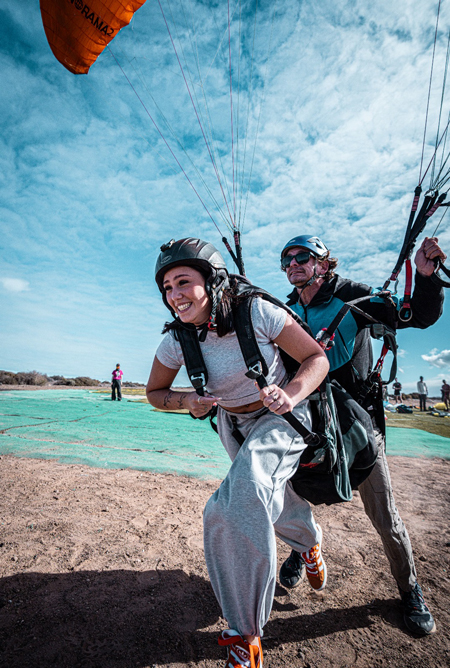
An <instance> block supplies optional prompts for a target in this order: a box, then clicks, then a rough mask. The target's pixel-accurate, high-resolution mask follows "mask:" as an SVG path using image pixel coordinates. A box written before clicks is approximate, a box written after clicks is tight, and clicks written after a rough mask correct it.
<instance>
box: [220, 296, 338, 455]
mask: <svg viewBox="0 0 450 668" xmlns="http://www.w3.org/2000/svg"><path fill="white" fill-rule="evenodd" d="M255 296H256V295H255V294H253V295H252V294H250V295H249V298H248V299H246V300H245V301H242V302H240V303H239V304H235V305H234V306H233V324H234V329H235V332H236V336H237V338H238V341H239V346H240V348H241V352H242V356H243V358H244V361H245V364H246V366H247V369H248V371H247V373H246V374H245V375H246V376H247V377H248V378H252V379H253V380H255V381H256V382H257V384H258V387H259V388H260V389H262V388H263V387H267V380H266V375H267V373H268V371H269V370H268V368H267V363H266V361H265V359H264V357H263V355H262V353H261V351H260V349H259V345H258V342H257V340H256V336H255V331H254V328H253V324H252V321H251V305H252V302H253V298H254V297H255ZM261 296H262V298H263V299H264V294H261ZM270 301H272V299H271V300H270ZM283 308H284V309H285V310H287V309H286V306H285V305H284V304H283ZM289 311H290V309H289ZM281 417H282V418H283V419H284V420H286V421H287V422H289V424H290V425H291V427H293V428H294V429H295V430H296V431H297V432H298V433H299V434H300V436H302V437H303V440H304V441H305V443H307V444H308V445H312V446H314V447H319V446H321V445H324V443H325V442H326V438H325V437H324V436H322V435H321V434H316V433H314V432H311V431H309V429H307V428H306V427H305V425H303V424H302V423H301V422H300V420H298V419H297V418H296V417H295V415H293V414H292V413H283V414H282V415H281Z"/></svg>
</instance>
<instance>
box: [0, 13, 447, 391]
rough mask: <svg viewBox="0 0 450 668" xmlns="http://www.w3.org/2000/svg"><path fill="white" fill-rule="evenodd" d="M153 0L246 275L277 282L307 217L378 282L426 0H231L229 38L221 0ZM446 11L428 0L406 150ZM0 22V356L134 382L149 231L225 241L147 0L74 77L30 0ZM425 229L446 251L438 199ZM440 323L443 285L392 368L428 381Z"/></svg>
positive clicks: (435, 100) (421, 114)
mask: <svg viewBox="0 0 450 668" xmlns="http://www.w3.org/2000/svg"><path fill="white" fill-rule="evenodd" d="M161 4H162V7H163V9H164V13H165V16H166V19H167V21H168V23H169V25H170V27H171V34H172V37H173V39H174V41H175V43H176V46H177V53H178V56H179V57H180V59H181V61H182V62H183V63H184V72H185V76H186V77H187V79H188V81H189V83H190V89H191V91H195V94H196V98H195V99H196V100H197V102H198V107H199V109H201V110H202V115H201V120H202V121H203V128H204V130H203V131H204V132H205V134H206V135H207V136H209V127H210V126H211V127H213V133H214V149H213V148H210V150H211V152H214V155H215V156H216V157H217V158H218V157H219V156H220V160H218V163H217V164H218V168H217V169H218V172H219V173H220V175H221V184H222V189H223V190H224V192H225V195H226V198H227V201H228V207H229V209H230V210H231V211H233V209H234V208H235V210H236V218H238V219H239V221H240V224H241V226H242V245H243V252H244V259H245V266H246V271H247V275H248V277H249V278H250V279H251V280H253V282H255V283H256V284H260V285H262V286H263V287H265V288H267V289H269V290H271V291H272V292H273V293H274V294H275V295H277V296H278V297H281V298H283V297H284V296H285V295H286V294H287V292H288V288H289V286H288V285H287V282H286V278H285V275H284V274H282V273H281V272H280V271H279V252H280V248H281V247H282V246H283V244H284V242H285V241H287V240H288V239H289V238H290V237H292V236H294V235H296V234H301V233H305V232H308V233H309V232H311V234H317V235H319V236H321V237H322V238H323V239H324V241H325V243H327V245H328V246H329V247H330V248H331V249H332V252H333V255H335V256H337V257H338V258H339V260H340V267H339V271H340V273H341V274H342V275H344V276H348V277H351V278H353V279H354V280H358V281H363V282H365V283H368V284H370V285H373V286H379V285H381V284H382V283H383V282H384V279H385V278H386V277H387V276H388V275H389V274H390V272H391V270H392V268H393V265H394V264H395V259H396V255H397V254H398V251H399V248H400V246H401V242H402V239H403V233H404V227H405V224H406V221H407V218H408V213H409V208H410V206H411V201H412V193H413V190H414V187H415V186H416V185H417V181H418V176H419V165H420V157H421V150H422V137H423V132H424V119H425V110H426V104H427V94H428V81H429V75H430V66H431V55H432V48H433V39H434V30H435V19H436V11H437V2H435V1H431V0H422V1H419V0H409V1H408V0H406V1H405V2H403V3H392V2H387V1H385V0H379V1H378V2H377V3H371V2H368V1H367V2H366V1H358V2H348V0H347V1H345V2H344V1H343V0H342V1H341V0H338V1H337V2H336V1H334V2H329V1H328V0H324V1H323V2H320V3H318V2H309V3H302V2H299V1H298V0H295V1H294V0H293V1H288V0H284V1H283V2H280V1H277V2H273V1H271V2H268V0H262V2H260V3H259V5H258V12H257V15H256V20H255V11H254V8H255V3H254V0H252V1H251V2H247V3H242V6H241V7H240V6H239V4H238V3H236V2H231V9H230V12H231V16H232V21H231V38H230V44H229V42H228V30H227V3H225V2H219V1H217V2H206V1H203V2H201V1H198V0H184V3H181V2H179V3H171V4H168V3H167V0H164V1H163V0H161ZM171 12H172V13H171ZM239 16H240V21H239ZM449 19H450V10H449V7H448V3H445V2H444V4H443V6H442V8H441V23H440V30H439V33H438V40H437V49H436V60H435V84H433V86H432V90H431V96H430V101H431V102H430V115H429V124H428V127H429V132H428V133H427V140H426V145H425V164H428V161H429V160H430V158H431V155H432V151H433V149H432V145H433V142H434V140H435V133H436V127H437V119H438V113H439V100H440V94H441V81H442V74H443V71H444V65H445V57H446V42H447V31H448V28H449V26H450V20H449ZM186 25H187V26H189V28H187V27H186ZM0 26H1V27H0V31H1V40H0V87H1V90H2V95H1V98H0V118H1V127H2V133H1V138H0V141H1V149H0V162H1V170H0V173H1V176H0V179H1V181H0V188H1V204H0V212H1V213H0V225H1V241H0V244H1V247H2V262H1V266H0V308H1V312H2V323H1V325H0V328H1V330H0V331H1V337H2V347H1V357H0V368H3V369H8V370H11V371H19V370H32V369H37V370H40V371H42V372H46V373H48V374H64V375H66V376H76V375H89V376H92V377H96V378H99V379H109V378H110V373H111V371H112V369H113V367H114V365H115V363H116V362H120V363H121V365H122V368H123V370H124V373H125V379H128V380H133V381H140V382H145V381H146V379H147V377H148V373H149V370H150V367H151V362H152V359H153V355H154V352H155V349H156V347H157V345H158V343H159V341H160V338H161V336H160V331H161V327H162V324H163V322H164V320H165V319H166V317H167V314H168V312H167V311H166V310H165V308H164V306H163V305H162V303H161V300H160V296H159V293H158V291H157V288H156V286H155V284H154V280H153V268H154V263H155V259H156V256H157V253H158V249H159V247H160V245H161V244H162V243H164V242H166V241H168V240H169V239H170V238H172V237H174V238H181V237H184V236H201V237H203V238H206V239H208V240H210V241H212V242H213V243H215V244H216V245H217V246H218V247H219V248H220V249H221V250H222V249H223V252H224V255H225V254H226V251H225V249H224V247H223V245H222V242H221V235H220V234H219V232H218V231H217V229H216V227H215V226H214V224H213V222H212V220H211V217H210V214H211V216H212V218H214V220H215V222H216V224H217V225H218V227H219V228H220V231H221V233H226V232H227V227H226V225H225V223H224V217H225V218H226V215H227V209H226V206H225V205H224V204H223V200H222V199H221V198H222V194H221V187H220V186H219V183H218V179H217V177H216V174H215V170H214V168H213V166H212V162H211V160H210V156H209V152H208V149H207V147H206V144H205V142H204V140H203V137H202V132H201V131H200V127H199V123H198V120H197V118H196V114H195V112H194V109H193V107H192V104H191V101H190V98H189V95H188V92H187V89H186V86H185V83H184V80H183V76H182V73H181V70H180V67H179V65H178V62H177V59H176V55H175V53H174V50H173V48H172V45H171V42H170V38H169V35H168V31H167V28H166V26H165V24H164V19H163V16H162V13H161V9H160V6H159V3H158V2H157V1H156V0H147V3H146V4H145V5H144V6H143V7H142V8H141V9H140V10H139V11H138V12H137V13H136V15H135V17H134V19H133V21H132V23H131V24H130V26H128V27H126V28H124V29H123V30H122V31H121V33H120V34H119V35H118V36H117V37H116V38H115V39H114V40H113V42H112V43H111V52H109V51H108V50H105V52H104V53H103V54H102V55H101V56H100V57H99V59H98V60H97V62H96V63H95V64H94V65H93V66H92V68H91V70H90V72H89V74H88V75H87V76H74V75H72V74H70V73H69V72H68V71H67V70H65V69H64V68H63V67H62V65H60V64H59V63H58V62H57V61H56V59H55V58H54V56H53V55H52V53H51V51H50V49H49V46H48V44H47V41H46V38H45V34H44V30H43V27H42V23H41V18H40V12H39V7H38V3H37V2H33V1H32V0H24V2H21V3H9V5H8V6H7V7H3V8H2V9H0ZM239 26H240V27H239ZM229 50H230V51H231V64H232V65H231V71H232V83H233V97H232V98H231V96H230V79H229V67H230V66H229V58H228V55H229ZM239 53H240V58H238V56H239ZM112 54H114V55H112ZM115 58H117V60H118V61H119V63H120V65H121V67H122V68H123V70H124V72H125V73H126V75H127V76H128V77H129V78H130V80H131V82H132V83H133V86H134V87H135V89H136V91H137V93H138V94H139V96H140V98H141V100H142V101H143V103H144V104H145V107H146V109H144V107H143V106H142V104H141V102H140V101H139V99H138V98H137V96H136V94H135V93H134V92H133V90H132V88H131V86H130V85H129V83H128V82H127V80H126V78H125V76H124V74H123V73H122V71H121V69H120V68H119V66H118V65H117V63H116V60H115ZM239 63H240V64H239ZM200 76H201V79H200ZM189 77H190V78H189ZM238 90H239V95H238ZM203 91H205V98H206V100H207V104H208V110H209V114H210V119H211V121H210V123H209V122H208V121H207V120H206V112H205V103H204V97H203ZM192 95H194V92H192ZM231 99H232V102H233V112H234V115H233V135H232V133H231V114H230V101H231ZM448 110H449V105H448V104H447V105H445V104H444V114H448ZM199 113H200V112H199ZM163 114H164V116H163ZM149 115H150V116H152V118H153V119H154V120H155V121H156V122H157V124H158V126H159V127H160V129H161V132H162V134H163V136H164V138H165V140H166V141H167V142H168V143H169V144H170V146H171V148H172V150H173V151H174V153H175V154H176V156H177V158H178V160H179V161H180V163H181V164H182V165H183V168H184V169H185V170H186V173H187V174H188V176H189V178H190V180H191V181H192V183H193V185H194V187H195V188H196V190H197V191H198V192H199V194H200V196H201V199H202V202H203V204H204V205H205V206H204V205H203V204H202V202H201V201H200V200H199V199H198V197H197V195H196V194H195V192H194V191H193V189H192V188H191V186H190V185H189V183H188V182H187V179H186V178H185V176H184V175H183V174H182V173H181V171H180V168H179V167H178V165H177V163H176V161H175V159H174V158H173V156H172V155H171V153H170V152H169V150H168V149H167V146H166V144H165V142H164V140H163V139H162V137H161V135H160V134H159V133H158V132H157V131H156V130H155V127H154V125H153V123H152V121H151V119H150V117H149ZM169 126H170V129H169ZM172 131H173V133H174V135H175V136H176V137H177V140H178V142H180V143H177V141H176V140H175V139H174V138H173V135H172ZM180 144H182V145H183V146H184V148H185V151H186V153H187V154H188V155H189V158H190V160H191V161H192V162H190V160H189V159H188V158H187V156H186V153H185V152H184V151H183V150H182V149H181V148H180ZM210 146H212V144H211V143H210ZM233 163H234V165H235V179H234V189H233V176H232V175H233ZM250 173H251V176H252V180H251V185H250V188H249V189H248V186H247V184H248V178H249V175H250ZM242 174H243V177H242ZM425 183H426V182H425ZM204 184H206V186H207V188H208V189H209V190H210V192H211V193H212V194H213V196H214V199H215V201H216V202H218V203H219V204H220V207H221V209H222V214H221V213H218V211H217V210H216V205H215V203H214V201H213V200H212V199H211V198H210V196H209V194H208V192H207V191H206V190H205V185H204ZM242 184H243V185H242ZM233 192H234V195H233ZM205 207H206V209H207V210H208V212H209V213H207V211H206V210H205ZM244 212H245V216H244ZM436 216H438V214H436ZM438 222H439V217H437V218H436V220H434V219H432V220H431V221H430V226H429V229H428V232H429V233H431V232H432V231H433V229H434V228H435V226H436V224H437V223H438ZM439 238H440V241H441V244H442V247H443V248H444V250H446V252H447V253H448V254H450V226H449V225H448V223H447V221H446V219H444V220H443V222H442V224H441V227H440V230H439ZM227 262H228V257H227ZM229 268H230V270H233V264H232V261H231V260H230V261H229ZM400 290H401V285H400ZM447 300H448V298H447ZM448 332H449V306H448V303H447V304H446V306H445V311H444V315H443V317H442V318H441V320H440V321H439V322H438V323H437V324H436V325H435V326H434V327H433V328H430V329H429V330H426V331H418V330H410V331H402V332H400V334H399V337H398V339H399V345H400V359H399V366H400V370H399V374H398V376H399V379H400V380H401V382H402V383H403V385H404V387H405V389H407V390H412V389H414V387H415V382H416V380H417V379H418V376H419V375H423V376H424V377H425V379H426V380H427V381H428V385H429V388H430V390H431V391H434V392H435V393H437V389H438V387H439V386H440V385H441V382H442V378H446V377H447V379H448V377H449V376H450V340H449V338H450V337H449V334H448ZM376 350H377V351H378V348H377V347H376Z"/></svg>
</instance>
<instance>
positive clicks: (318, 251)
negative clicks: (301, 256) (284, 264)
mask: <svg viewBox="0 0 450 668" xmlns="http://www.w3.org/2000/svg"><path fill="white" fill-rule="evenodd" d="M296 246H301V247H302V248H307V249H308V250H309V251H311V253H313V254H314V255H315V256H316V257H320V258H323V257H325V255H326V254H327V253H328V248H327V247H326V246H325V244H324V243H323V241H322V240H321V239H319V237H311V236H309V235H308V234H301V235H300V236H298V237H293V238H292V239H290V240H289V241H288V242H287V244H286V245H285V246H284V248H283V250H282V251H281V259H283V258H284V256H285V255H286V253H287V252H288V250H290V249H291V248H295V247H296Z"/></svg>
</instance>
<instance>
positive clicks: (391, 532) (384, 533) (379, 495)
mask: <svg viewBox="0 0 450 668" xmlns="http://www.w3.org/2000/svg"><path fill="white" fill-rule="evenodd" d="M375 435H376V438H377V443H378V458H377V462H376V464H375V466H374V468H373V470H372V472H371V474H370V475H369V477H368V478H367V479H366V480H365V481H364V482H363V483H362V484H361V485H360V486H359V487H358V490H359V493H360V494H361V499H362V502H363V504H364V510H365V511H366V515H367V516H368V517H369V519H370V521H371V522H372V524H373V526H374V527H375V529H376V530H377V531H378V533H379V535H380V538H381V540H382V542H383V547H384V551H385V553H386V556H387V558H388V560H389V564H390V566H391V572H392V575H393V576H394V578H395V580H396V582H397V584H398V586H399V587H400V589H402V591H411V589H413V587H414V585H415V583H416V580H417V574H416V567H415V565H414V557H413V553H412V547H411V542H410V540H409V536H408V532H407V531H406V527H405V525H404V524H403V521H402V518H401V517H400V515H399V512H398V510H397V506H396V505H395V499H394V494H393V491H392V484H391V476H390V474H389V468H388V463H387V460H386V454H385V441H384V437H383V435H382V433H381V432H380V431H379V430H378V429H376V430H375Z"/></svg>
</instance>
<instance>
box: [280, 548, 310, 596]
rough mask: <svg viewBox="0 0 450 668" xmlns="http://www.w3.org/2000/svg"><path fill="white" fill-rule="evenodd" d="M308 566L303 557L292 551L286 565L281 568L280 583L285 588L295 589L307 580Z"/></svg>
mask: <svg viewBox="0 0 450 668" xmlns="http://www.w3.org/2000/svg"><path fill="white" fill-rule="evenodd" d="M305 575H306V566H305V562H304V561H303V558H302V555H301V554H300V553H299V552H296V551H295V550H292V552H291V554H290V555H289V556H288V558H287V559H286V561H285V562H284V564H283V565H282V566H281V568H280V583H281V584H282V585H283V587H287V588H288V589H293V588H294V587H297V586H298V585H299V584H300V582H301V581H302V580H304V579H305Z"/></svg>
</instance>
